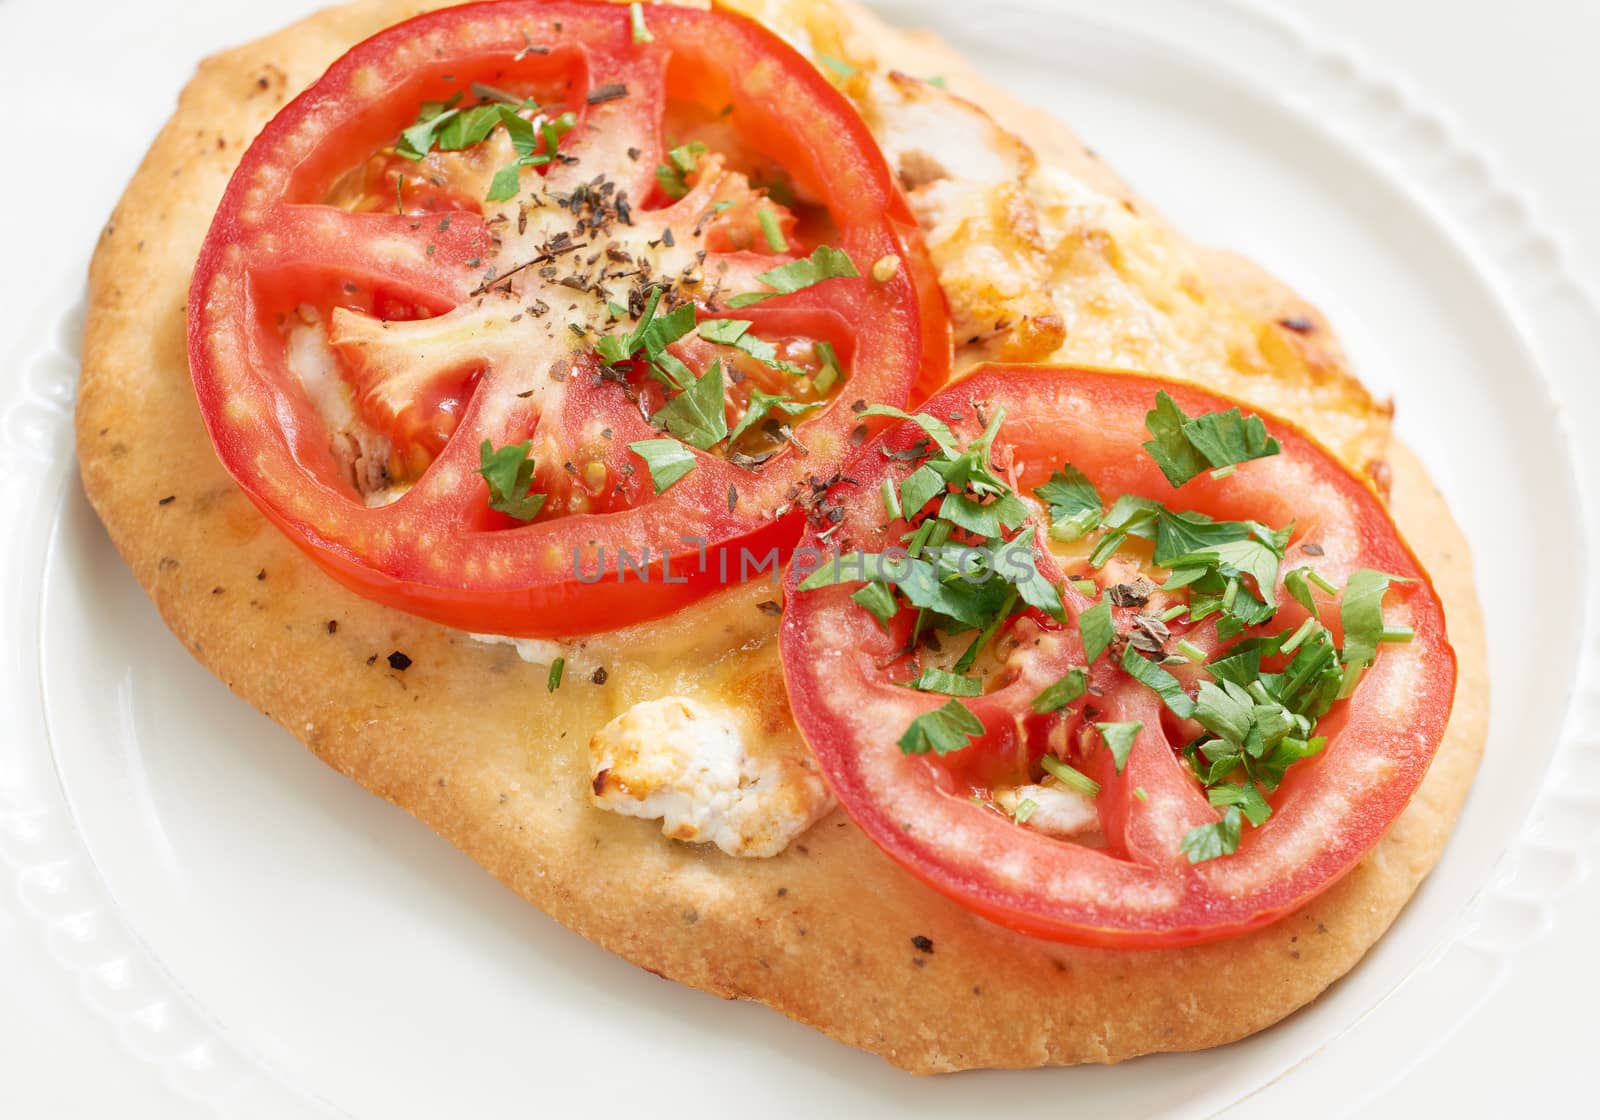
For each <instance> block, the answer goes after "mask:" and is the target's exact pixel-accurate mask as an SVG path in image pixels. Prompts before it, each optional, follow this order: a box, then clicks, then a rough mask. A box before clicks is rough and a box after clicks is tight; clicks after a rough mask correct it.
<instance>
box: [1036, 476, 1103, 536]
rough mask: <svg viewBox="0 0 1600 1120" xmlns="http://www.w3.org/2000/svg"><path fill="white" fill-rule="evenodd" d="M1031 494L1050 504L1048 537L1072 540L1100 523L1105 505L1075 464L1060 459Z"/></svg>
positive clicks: (1091, 530)
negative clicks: (1062, 461) (1048, 475)
mask: <svg viewBox="0 0 1600 1120" xmlns="http://www.w3.org/2000/svg"><path fill="white" fill-rule="evenodd" d="M1033 493H1034V495H1035V496H1036V497H1037V498H1038V499H1039V500H1040V501H1041V502H1044V503H1045V504H1046V505H1048V506H1049V507H1050V539H1051V540H1053V541H1062V542H1070V541H1075V540H1077V539H1078V538H1079V537H1081V536H1083V535H1084V534H1086V533H1090V532H1093V531H1094V530H1095V529H1098V528H1099V527H1100V518H1101V517H1102V516H1103V515H1104V513H1105V507H1104V506H1103V505H1102V504H1101V502H1100V495H1099V493H1098V492H1097V491H1096V490H1095V488H1094V483H1092V482H1090V481H1089V479H1088V477H1087V476H1085V475H1084V473H1083V472H1082V471H1080V470H1079V469H1078V468H1077V467H1075V466H1073V465H1072V464H1071V463H1063V464H1062V466H1061V469H1060V470H1058V471H1056V472H1055V473H1054V474H1052V475H1051V476H1050V479H1049V481H1048V482H1046V483H1044V484H1043V485H1042V486H1040V487H1039V488H1038V489H1037V490H1035V491H1034V492H1033Z"/></svg>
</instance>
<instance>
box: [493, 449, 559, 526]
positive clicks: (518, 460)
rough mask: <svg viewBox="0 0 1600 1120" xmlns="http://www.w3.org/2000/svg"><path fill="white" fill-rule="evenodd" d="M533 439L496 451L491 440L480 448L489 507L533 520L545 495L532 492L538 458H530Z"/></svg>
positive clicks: (523, 519)
mask: <svg viewBox="0 0 1600 1120" xmlns="http://www.w3.org/2000/svg"><path fill="white" fill-rule="evenodd" d="M531 450H533V441H532V440H527V441H526V442H523V443H518V444H512V445H510V446H507V447H502V448H500V450H498V451H496V450H495V449H494V445H493V444H492V443H490V442H489V441H488V440H484V441H483V446H481V447H480V448H479V449H478V459H479V463H480V465H479V467H478V473H479V474H480V475H482V476H483V480H484V482H486V483H488V484H489V508H490V509H492V510H496V511H497V512H499V513H503V514H506V515H508V516H510V517H515V518H516V519H517V520H518V521H532V520H533V519H534V518H535V517H537V516H539V511H540V510H541V509H543V508H544V503H545V495H543V494H534V493H532V492H531V491H532V487H533V471H534V462H533V460H532V459H530V458H528V452H529V451H531Z"/></svg>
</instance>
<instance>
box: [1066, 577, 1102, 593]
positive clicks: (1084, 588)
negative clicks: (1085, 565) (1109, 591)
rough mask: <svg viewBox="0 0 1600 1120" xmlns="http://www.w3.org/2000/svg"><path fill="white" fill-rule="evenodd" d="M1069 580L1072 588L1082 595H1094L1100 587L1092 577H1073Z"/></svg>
mask: <svg viewBox="0 0 1600 1120" xmlns="http://www.w3.org/2000/svg"><path fill="white" fill-rule="evenodd" d="M1067 582H1068V583H1070V584H1072V589H1073V590H1074V591H1076V592H1077V593H1078V594H1080V595H1093V594H1094V593H1095V592H1096V591H1098V590H1099V587H1098V586H1097V585H1096V584H1095V582H1094V580H1092V579H1073V580H1068V581H1067Z"/></svg>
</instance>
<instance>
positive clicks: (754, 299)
mask: <svg viewBox="0 0 1600 1120" xmlns="http://www.w3.org/2000/svg"><path fill="white" fill-rule="evenodd" d="M663 166H664V165H663ZM859 275H861V274H860V273H859V272H857V271H856V266H855V263H854V262H853V261H851V259H850V254H849V253H846V252H845V251H844V250H843V249H835V248H832V247H831V246H828V245H818V246H817V247H816V248H815V249H814V250H812V253H811V255H810V256H809V257H801V258H799V259H798V260H793V261H790V262H789V263H788V264H780V265H778V267H776V268H769V269H768V270H767V271H765V272H763V273H760V274H759V275H757V276H756V279H757V280H759V281H761V282H762V283H763V284H765V285H767V286H768V287H769V288H771V289H772V290H771V291H770V292H744V293H741V294H740V295H736V296H733V297H732V298H730V299H729V300H728V306H729V307H734V308H739V307H749V306H750V305H751V304H752V303H760V302H761V301H762V300H764V299H771V298H772V297H773V296H787V295H793V294H794V293H795V292H800V291H804V290H805V289H806V288H809V287H811V286H812V285H813V284H820V283H822V282H823V281H824V280H836V279H839V278H841V277H850V276H859Z"/></svg>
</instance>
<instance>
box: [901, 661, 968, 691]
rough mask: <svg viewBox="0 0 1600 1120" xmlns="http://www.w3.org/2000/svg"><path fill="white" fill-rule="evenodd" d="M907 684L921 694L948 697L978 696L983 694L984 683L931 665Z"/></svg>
mask: <svg viewBox="0 0 1600 1120" xmlns="http://www.w3.org/2000/svg"><path fill="white" fill-rule="evenodd" d="M905 684H906V687H907V688H914V689H916V690H917V691H919V692H942V693H944V694H945V695H946V696H977V695H980V694H981V693H982V692H983V682H982V681H980V680H978V679H977V678H976V677H968V676H963V675H961V674H959V673H947V672H945V671H944V670H943V669H935V668H934V667H933V666H931V665H930V666H927V667H926V668H924V669H923V670H922V672H921V673H919V674H918V675H917V676H916V678H915V679H913V680H909V681H906V682H905Z"/></svg>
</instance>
